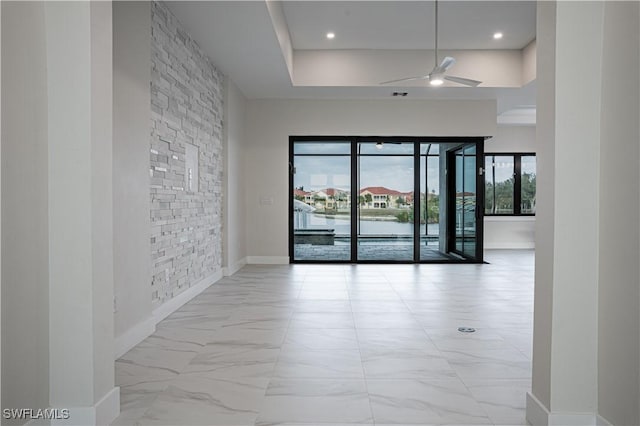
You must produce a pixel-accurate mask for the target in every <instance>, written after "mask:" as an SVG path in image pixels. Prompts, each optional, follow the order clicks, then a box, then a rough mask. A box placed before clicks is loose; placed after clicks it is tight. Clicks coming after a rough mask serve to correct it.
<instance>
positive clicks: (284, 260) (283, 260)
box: [247, 256, 289, 265]
mask: <svg viewBox="0 0 640 426" xmlns="http://www.w3.org/2000/svg"><path fill="white" fill-rule="evenodd" d="M247 263H248V264H249V265H288V264H289V256H247Z"/></svg>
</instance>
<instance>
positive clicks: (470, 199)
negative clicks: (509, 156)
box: [448, 144, 480, 259]
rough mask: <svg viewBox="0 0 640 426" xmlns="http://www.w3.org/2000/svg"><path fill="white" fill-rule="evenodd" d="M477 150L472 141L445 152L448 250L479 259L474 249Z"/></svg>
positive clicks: (476, 238) (476, 231) (476, 243)
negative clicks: (448, 178) (450, 177)
mask: <svg viewBox="0 0 640 426" xmlns="http://www.w3.org/2000/svg"><path fill="white" fill-rule="evenodd" d="M476 157H477V152H476V146H475V145H473V144H469V145H465V146H463V147H461V148H457V149H455V150H454V151H452V152H451V153H450V155H449V159H448V162H449V166H448V167H449V168H450V169H451V170H452V171H453V182H452V188H450V192H449V196H450V197H451V199H452V200H453V202H452V203H451V205H452V206H453V209H452V211H451V215H452V216H453V217H451V219H450V220H451V223H452V225H451V229H450V234H451V235H452V237H453V238H452V239H450V245H449V249H450V250H451V251H452V252H454V253H456V254H458V255H461V256H462V257H464V258H467V259H479V258H480V255H479V254H478V253H479V252H480V250H479V249H478V244H479V239H478V210H477V206H478V197H477V194H478V182H479V181H478V176H477V160H476Z"/></svg>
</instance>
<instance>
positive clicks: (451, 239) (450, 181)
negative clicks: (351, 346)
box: [446, 143, 485, 263]
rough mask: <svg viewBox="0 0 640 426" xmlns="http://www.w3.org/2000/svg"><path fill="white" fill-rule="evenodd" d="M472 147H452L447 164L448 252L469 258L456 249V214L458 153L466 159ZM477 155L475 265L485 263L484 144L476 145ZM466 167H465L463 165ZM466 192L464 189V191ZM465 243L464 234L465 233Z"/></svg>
mask: <svg viewBox="0 0 640 426" xmlns="http://www.w3.org/2000/svg"><path fill="white" fill-rule="evenodd" d="M469 145H471V144H470V143H464V144H460V145H458V146H454V147H451V148H449V149H448V150H447V153H446V156H447V159H446V163H447V191H446V192H447V195H446V196H447V238H446V241H447V252H450V253H454V254H456V255H458V256H462V257H465V258H468V255H467V254H466V253H464V249H463V251H462V252H461V251H459V250H458V249H457V247H456V232H455V226H456V223H455V214H456V184H455V183H456V182H455V181H456V159H455V157H456V152H458V151H460V150H462V153H463V158H464V149H465V148H466V147H468V146H469ZM475 148H476V154H475V155H474V157H475V159H476V160H475V161H476V166H475V170H476V172H475V176H476V185H475V187H476V207H475V220H476V236H475V237H476V247H475V248H476V249H475V254H474V256H473V258H472V259H470V260H474V261H475V263H482V262H483V255H484V244H483V241H484V195H485V194H484V144H475ZM463 167H464V165H463ZM463 191H464V189H463ZM462 238H463V241H464V232H463V236H462Z"/></svg>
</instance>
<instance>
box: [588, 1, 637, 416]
mask: <svg viewBox="0 0 640 426" xmlns="http://www.w3.org/2000/svg"><path fill="white" fill-rule="evenodd" d="M638 9H639V8H638V3H637V2H629V3H622V2H611V3H607V4H606V6H605V16H604V35H603V38H604V39H603V47H602V51H603V59H602V63H603V68H602V73H603V75H602V82H603V85H602V108H601V117H602V119H601V120H602V121H601V140H602V147H601V150H600V211H599V214H600V222H599V226H600V264H599V273H600V277H599V278H600V279H599V281H600V283H599V287H598V348H599V349H598V385H599V386H598V408H599V413H600V415H601V416H603V417H604V418H605V419H607V420H608V421H609V422H611V423H612V424H617V425H625V424H626V425H632V424H634V425H635V424H640V412H639V411H638V410H639V409H640V406H639V405H638V401H639V398H640V393H639V390H640V389H639V386H640V370H639V365H638V361H639V360H640V346H639V345H640V341H639V339H638V333H637V332H635V333H633V332H631V333H627V332H623V331H622V330H628V329H630V330H633V329H634V328H635V327H633V325H635V326H636V327H637V325H638V324H639V323H640V307H639V302H638V297H639V293H640V292H639V285H638V283H639V282H640V273H639V271H638V267H637V262H638V259H639V258H640V246H639V244H640V197H639V191H638V187H637V186H636V185H637V183H638V182H639V181H640V173H639V172H638V170H639V169H640V163H639V160H638V158H639V155H640V149H639V145H640V130H639V128H638V122H639V121H638V114H639V113H640V107H639V99H640V96H639V95H640V85H639V84H638V75H640V63H639V60H640V54H639V52H638V40H640V32H639V30H640V29H639V22H640V20H639V18H638ZM620 52H626V54H625V55H622V56H621V55H620ZM634 184H635V185H634ZM631 188H635V190H631Z"/></svg>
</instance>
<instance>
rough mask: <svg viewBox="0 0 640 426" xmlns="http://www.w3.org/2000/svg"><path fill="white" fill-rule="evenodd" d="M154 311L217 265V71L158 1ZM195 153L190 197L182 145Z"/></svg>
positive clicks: (154, 8) (154, 92)
mask: <svg viewBox="0 0 640 426" xmlns="http://www.w3.org/2000/svg"><path fill="white" fill-rule="evenodd" d="M151 20H152V36H151V150H150V152H151V169H150V175H151V262H152V263H151V265H152V274H153V278H152V282H151V292H152V300H153V306H154V308H155V307H157V306H158V305H160V304H162V303H164V302H165V301H167V300H169V299H171V298H173V297H174V296H176V295H177V294H179V293H181V292H182V291H184V290H186V289H187V288H188V287H190V286H192V285H194V284H195V283H197V282H198V281H200V280H202V279H204V278H206V277H209V276H210V275H212V274H214V273H216V272H218V271H220V270H221V268H222V263H221V261H222V231H221V228H222V217H221V216H222V164H223V162H222V114H223V110H222V74H221V73H220V72H219V71H218V70H217V69H216V68H215V67H214V66H213V64H212V63H211V61H210V60H209V58H208V57H207V56H206V55H205V54H204V53H203V52H202V50H201V49H200V47H199V46H198V45H197V44H196V42H195V41H194V40H193V39H192V38H191V37H190V36H189V35H188V34H187V33H186V32H185V31H184V30H183V29H182V28H181V27H180V23H179V22H178V21H177V19H176V18H175V17H174V16H173V15H172V14H171V12H170V11H169V10H168V9H167V8H166V6H164V5H163V4H162V3H159V2H153V3H152V6H151ZM186 144H192V145H194V146H196V147H197V148H198V153H199V155H198V163H199V167H198V168H199V173H198V174H197V175H198V176H199V178H198V185H194V186H193V187H194V188H195V189H196V191H197V192H190V191H188V188H187V186H186V183H185V146H186Z"/></svg>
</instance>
